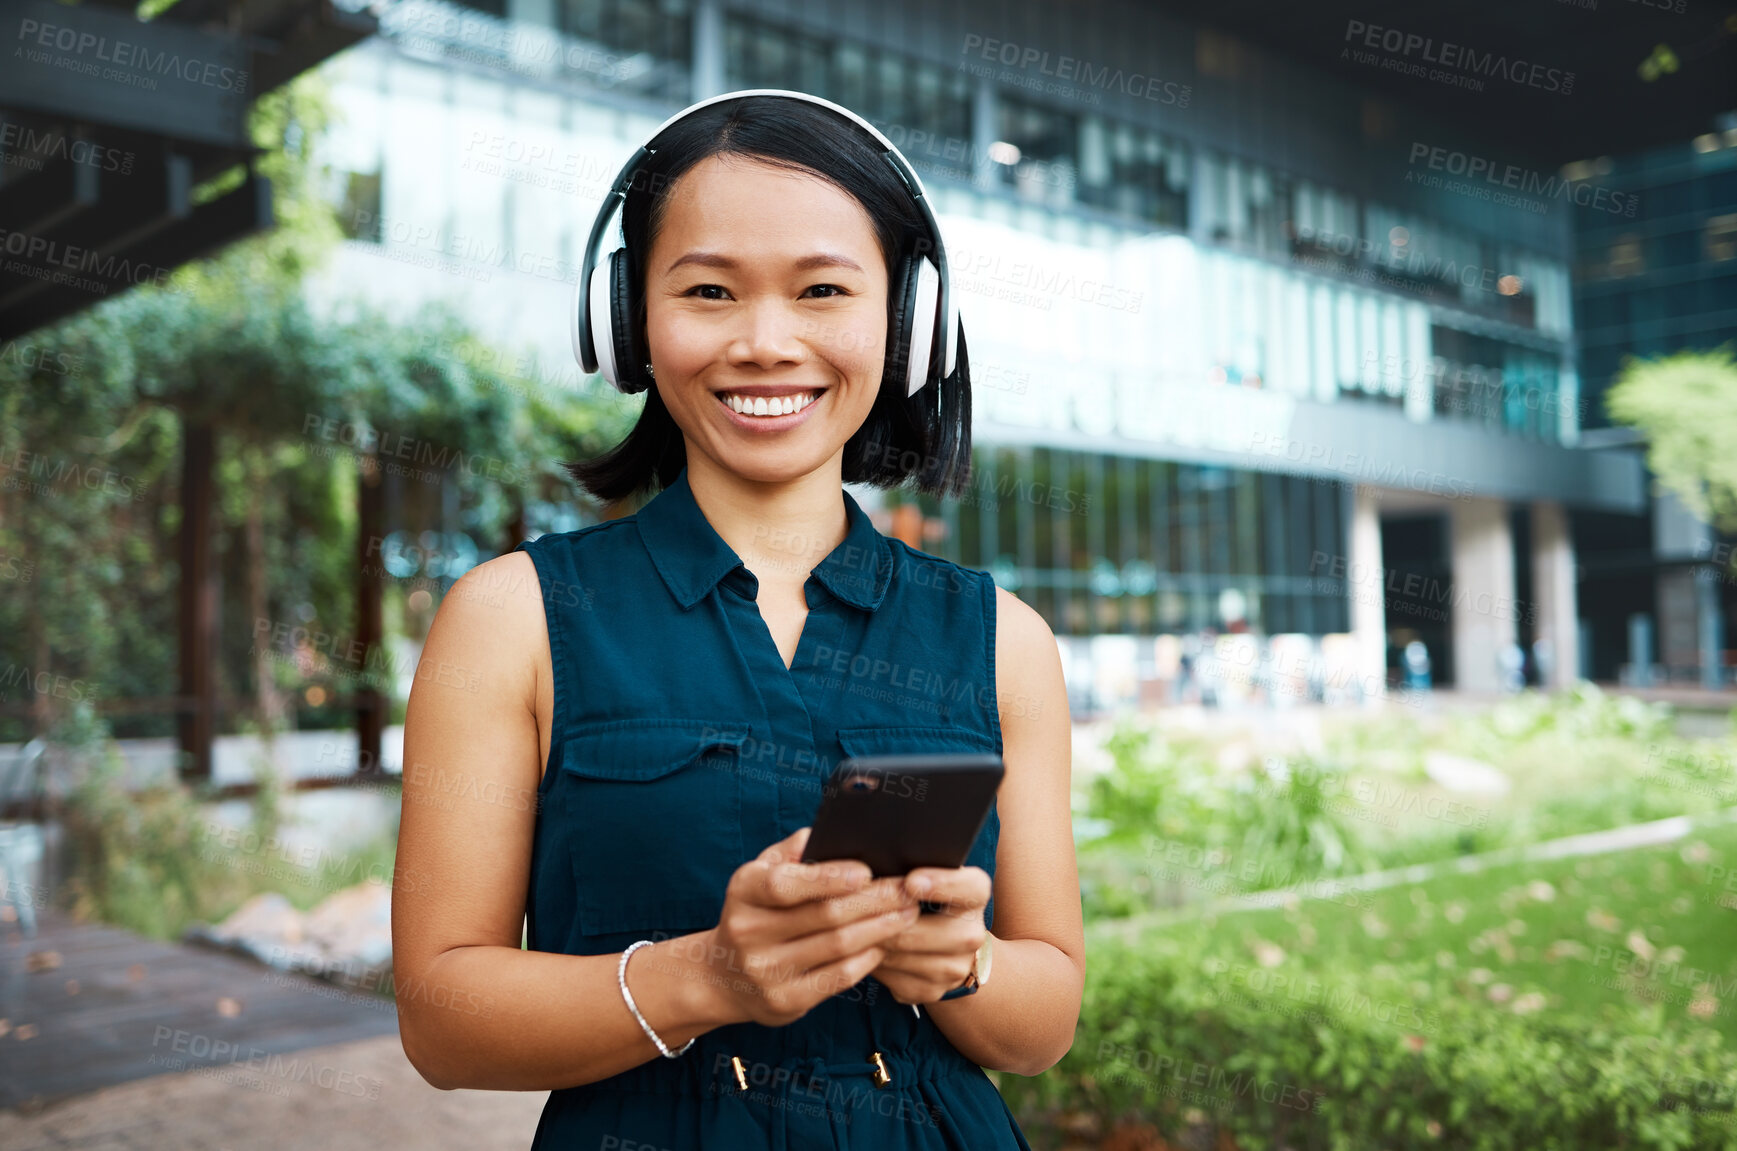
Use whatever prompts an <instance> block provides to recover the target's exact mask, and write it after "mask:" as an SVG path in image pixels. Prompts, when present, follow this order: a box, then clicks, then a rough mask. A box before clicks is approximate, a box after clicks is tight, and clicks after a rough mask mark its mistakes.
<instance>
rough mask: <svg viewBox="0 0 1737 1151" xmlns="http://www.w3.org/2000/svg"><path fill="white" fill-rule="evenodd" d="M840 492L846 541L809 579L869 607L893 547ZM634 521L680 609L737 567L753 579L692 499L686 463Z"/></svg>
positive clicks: (880, 590)
mask: <svg viewBox="0 0 1737 1151" xmlns="http://www.w3.org/2000/svg"><path fill="white" fill-rule="evenodd" d="M839 494H840V495H842V496H843V497H844V512H845V518H846V520H847V521H848V526H847V528H846V531H845V537H844V542H843V543H841V544H839V545H838V546H837V547H836V548H834V549H833V550H832V551H831V553H829V554H828V555H827V557H826V558H825V559H823V560H821V561H820V563H819V564H818V565H816V567H815V568H814V572H813V578H815V579H818V580H819V581H820V582H821V584H822V585H823V586H824V587H825V588H826V590H827V591H829V592H831V593H832V594H833V595H834V596H835V597H837V598H838V599H841V600H843V601H844V602H845V603H848V604H850V605H852V606H853V607H858V608H861V609H863V610H864V611H873V610H875V609H876V608H878V607H880V605H881V601H882V600H883V599H885V598H886V594H887V585H888V584H889V583H891V581H892V572H893V557H892V549H891V547H890V546H889V545H888V543H887V539H886V537H885V536H883V535H882V534H881V533H880V531H879V530H878V529H876V527H875V525H874V523H873V521H871V520H870V519H869V517H868V513H867V512H865V511H863V510H862V508H861V506H859V505H858V504H857V502H856V500H855V499H853V498H852V497H851V494H850V493H849V492H847V491H844V490H843V489H842V488H841V489H840V491H839ZM634 520H635V521H636V522H637V523H638V525H639V538H640V539H641V540H642V541H644V543H645V550H646V551H647V552H648V553H649V554H650V556H651V562H652V564H653V565H654V566H655V567H656V568H657V571H658V574H659V575H660V576H662V577H663V582H664V583H665V584H666V585H668V587H669V590H670V594H671V595H673V596H675V598H676V602H677V603H679V604H681V605H682V608H683V610H686V609H688V608H691V607H693V606H694V604H696V603H698V602H699V601H700V600H702V599H704V598H705V597H706V593H708V592H710V591H711V590H712V588H714V587H716V586H717V584H718V582H719V581H720V580H722V579H723V578H724V577H725V576H727V575H729V574H730V573H731V572H732V571H734V570H735V569H736V568H741V569H742V570H743V573H744V574H745V575H747V576H748V577H750V579H749V583H750V584H753V583H754V581H753V579H752V576H753V573H752V572H750V571H748V568H747V565H746V564H744V563H743V562H742V559H741V557H740V556H738V555H737V554H736V551H735V549H734V548H732V547H731V546H730V545H729V544H727V543H725V542H724V538H723V537H722V536H720V535H719V534H718V532H717V529H716V528H714V527H712V524H711V521H709V520H708V519H706V517H705V513H703V512H701V511H700V506H699V504H697V503H695V502H694V493H693V489H692V488H690V487H689V486H688V470H687V468H686V467H683V468H682V470H681V472H680V474H678V475H677V476H676V478H675V481H674V482H673V483H671V484H670V485H669V486H668V487H666V488H664V489H663V490H662V491H660V492H658V493H657V494H656V495H655V496H653V497H652V498H651V499H650V500H649V501H648V502H647V503H646V504H645V506H644V507H642V508H640V509H639V511H638V512H636V513H635V514H634Z"/></svg>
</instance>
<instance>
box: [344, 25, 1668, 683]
mask: <svg viewBox="0 0 1737 1151" xmlns="http://www.w3.org/2000/svg"><path fill="white" fill-rule="evenodd" d="M1015 7H1016V8H1018V9H1019V14H1021V19H1022V20H1025V22H1026V23H1027V24H1028V25H1033V26H1053V31H1051V32H1049V33H1046V34H1045V35H1044V36H1043V37H1042V39H1041V41H1039V40H1038V39H1037V38H1035V37H1032V38H1030V39H1031V41H1032V42H1030V43H1024V42H1019V43H1016V42H1013V41H1011V40H1009V39H1008V38H1007V36H1006V34H1004V32H1003V31H1001V30H1003V29H1005V28H1007V27H1010V26H1014V25H1010V24H1009V21H1010V20H1013V15H1010V10H1009V9H1008V8H1006V6H996V5H990V4H965V5H959V6H953V7H950V8H949V9H948V10H947V11H945V12H940V11H935V10H933V9H932V7H929V6H923V5H920V4H915V3H899V4H893V5H890V6H889V5H887V4H876V5H867V4H852V3H844V4H839V5H832V6H828V7H826V8H824V9H813V8H810V7H806V6H801V5H795V4H764V3H760V4H740V3H729V2H725V0H502V2H499V3H479V4H476V5H470V6H461V5H456V4H450V3H445V2H443V0H398V2H391V0H382V3H381V4H380V5H377V6H376V11H378V12H379V13H380V14H381V17H382V26H383V29H384V32H383V34H382V35H381V36H380V37H378V38H376V40H374V41H373V42H370V43H368V44H366V45H363V46H360V47H358V48H356V49H354V50H352V51H350V52H348V53H346V54H345V55H344V56H343V57H341V58H340V59H338V60H337V61H335V62H334V63H333V64H332V65H331V66H330V67H329V69H328V71H329V74H330V75H331V76H332V78H333V80H334V83H335V84H336V86H337V93H338V102H339V104H340V105H341V107H342V108H343V110H344V114H345V118H346V119H345V123H344V124H343V126H342V128H341V129H340V130H339V132H338V133H337V134H336V137H335V139H334V141H333V145H332V147H333V152H332V156H331V159H332V161H333V163H334V164H335V165H336V166H337V167H338V168H339V169H340V170H341V173H342V175H341V178H340V187H339V189H338V190H337V194H339V195H342V196H343V197H345V200H346V219H347V222H348V230H349V233H350V235H351V242H350V243H349V244H347V245H346V247H345V250H344V253H343V256H342V259H341V260H340V263H339V267H338V268H337V269H336V270H335V271H334V272H333V273H332V274H331V277H330V279H329V281H328V284H329V285H330V286H331V287H330V290H332V291H334V292H335V291H337V290H338V286H339V285H355V284H366V285H368V290H369V291H370V293H372V294H374V295H376V296H379V297H385V298H394V299H399V298H401V299H403V300H405V301H406V302H408V301H412V300H416V299H421V298H424V297H426V296H427V295H429V294H441V295H445V296H448V297H451V298H455V299H458V300H460V301H462V303H463V306H464V307H465V308H466V309H467V311H468V312H469V314H470V315H471V317H472V319H473V322H474V323H475V324H476V326H477V327H478V328H479V329H481V330H483V331H486V332H488V333H490V334H491V335H492V336H494V337H495V338H497V339H499V340H500V341H501V342H502V343H504V344H506V345H508V346H512V347H517V348H525V349H531V350H532V352H533V354H534V355H535V358H536V360H537V362H538V363H539V364H540V365H541V366H540V367H539V368H538V369H537V371H536V373H535V374H536V377H537V382H538V384H539V385H540V386H547V387H554V388H570V389H573V390H574V391H575V393H576V394H577V392H578V390H579V389H581V388H583V387H585V386H586V382H585V381H584V380H581V379H580V378H579V372H578V369H577V367H576V366H575V365H573V363H572V359H571V354H570V352H569V351H568V347H567V317H566V309H567V307H568V306H569V302H570V298H571V290H572V283H573V281H574V280H575V279H576V277H577V274H578V267H579V264H580V261H581V259H582V255H583V252H582V247H583V244H584V240H585V235H586V232H587V230H588V228H589V225H590V222H591V219H592V217H593V215H594V213H595V211H596V208H597V205H598V203H599V200H600V198H601V196H602V195H603V193H604V191H605V190H606V186H607V183H608V181H609V179H610V178H611V177H612V176H613V175H614V174H615V172H616V171H617V169H618V168H619V167H620V165H621V163H622V162H623V161H624V160H625V159H626V157H627V155H628V154H629V153H630V152H631V150H632V149H633V148H634V147H635V146H637V145H638V144H639V143H641V142H642V141H643V139H644V137H645V136H646V135H647V134H648V133H649V132H650V131H651V129H653V128H654V127H655V126H656V125H657V124H658V123H660V122H661V121H662V120H663V119H665V118H667V117H668V116H669V115H670V114H671V113H673V112H674V111H676V110H678V109H679V108H680V107H682V106H683V105H684V104H686V103H688V102H691V101H692V100H695V99H699V98H703V97H705V96H708V95H712V94H716V93H718V92H722V91H727V90H731V89H735V88H743V87H778V88H795V89H800V90H803V91H807V92H811V93H814V94H816V95H819V96H823V97H826V98H828V99H831V100H834V101H837V102H839V103H842V104H844V105H845V106H847V107H850V108H852V109H853V110H855V111H857V112H858V113H860V114H862V115H863V116H865V117H866V118H868V119H869V120H871V121H872V122H874V123H875V124H876V126H877V127H878V128H880V129H881V131H883V132H884V133H885V134H886V135H887V136H888V137H889V138H890V139H891V140H892V141H893V142H894V143H895V144H897V145H898V146H899V147H900V148H901V150H903V151H904V152H905V154H906V155H907V157H908V158H909V159H910V160H911V161H912V163H913V165H914V166H915V167H916V168H917V170H918V171H919V173H920V174H921V176H922V178H923V180H924V183H925V186H926V188H927V191H928V193H929V196H930V198H931V200H932V201H933V203H934V206H935V209H936V212H937V215H938V217H939V218H940V220H941V222H942V227H943V230H944V232H945V234H946V240H947V250H948V258H949V262H950V267H951V271H952V277H953V284H954V292H955V295H956V298H957V299H958V301H959V304H960V310H961V314H962V316H963V318H964V322H965V324H966V328H967V331H968V332H969V337H970V341H971V354H972V367H973V376H974V392H973V401H974V412H975V423H974V444H975V449H976V450H975V455H974V460H975V463H974V466H975V473H976V474H975V480H974V484H973V487H972V490H971V491H970V492H969V493H968V494H967V495H966V496H965V497H964V498H962V499H958V500H949V501H934V500H930V499H927V498H926V497H925V498H923V499H915V500H914V499H912V497H910V496H908V495H903V494H901V493H888V496H887V498H886V501H885V502H886V503H887V504H889V505H898V504H901V503H911V502H914V503H916V504H917V505H918V506H919V507H920V508H921V510H922V512H923V519H922V521H921V524H922V526H921V527H920V529H918V530H917V531H916V535H917V536H918V538H920V541H921V542H920V546H923V547H925V548H926V549H928V550H931V551H934V552H936V553H937V554H940V555H944V556H947V557H949V558H952V559H955V560H957V561H958V562H960V563H963V564H966V565H969V566H972V567H978V568H982V569H986V570H989V571H991V572H993V573H994V575H995V578H996V579H997V581H998V582H999V583H1000V584H1001V585H1002V586H1004V587H1006V588H1008V589H1010V590H1014V591H1016V592H1017V593H1018V594H1019V595H1020V596H1021V597H1022V598H1024V599H1025V600H1026V601H1027V602H1029V603H1031V604H1032V605H1033V606H1034V607H1036V608H1037V610H1039V611H1040V612H1041V613H1042V614H1043V615H1044V617H1045V618H1046V619H1047V620H1048V621H1049V623H1050V625H1051V626H1052V628H1053V629H1054V630H1055V632H1056V633H1057V635H1058V637H1060V638H1062V640H1063V642H1064V646H1067V645H1071V644H1076V643H1077V644H1084V643H1086V642H1087V641H1088V640H1089V639H1091V638H1092V637H1104V636H1111V637H1120V639H1122V640H1124V641H1127V644H1129V645H1131V647H1132V650H1134V651H1135V652H1136V653H1137V656H1136V657H1135V662H1136V664H1137V668H1136V675H1137V677H1138V678H1144V677H1146V676H1147V675H1149V673H1150V671H1151V667H1152V663H1153V659H1154V658H1157V657H1155V656H1154V655H1153V652H1154V651H1158V652H1160V653H1161V652H1162V650H1163V648H1162V645H1155V643H1154V642H1153V641H1155V640H1156V639H1157V637H1159V636H1164V635H1178V634H1184V633H1199V632H1204V631H1208V630H1212V631H1218V632H1231V633H1235V634H1238V635H1246V636H1249V637H1252V642H1255V643H1257V644H1258V645H1262V647H1261V650H1262V655H1261V658H1262V659H1266V658H1268V656H1269V655H1270V651H1269V650H1268V648H1269V645H1271V643H1272V642H1273V639H1274V637H1279V636H1285V637H1291V640H1292V641H1295V642H1298V643H1302V644H1304V645H1305V646H1307V645H1314V650H1316V651H1317V652H1318V651H1320V650H1322V647H1323V645H1329V641H1330V640H1336V641H1337V642H1338V646H1339V649H1341V650H1345V651H1350V652H1352V653H1353V656H1352V657H1351V662H1352V664H1353V665H1354V667H1355V670H1356V677H1357V679H1358V682H1359V684H1360V685H1362V686H1361V687H1360V689H1359V690H1362V691H1368V690H1376V691H1379V690H1380V688H1381V685H1382V683H1383V681H1384V679H1385V675H1386V672H1387V671H1388V670H1389V669H1391V668H1392V666H1393V665H1394V663H1395V657H1394V652H1395V651H1396V650H1397V648H1398V647H1399V646H1401V645H1402V644H1403V643H1404V642H1406V641H1408V640H1410V639H1421V640H1423V641H1424V642H1425V643H1427V644H1428V645H1429V647H1430V649H1431V651H1432V654H1433V655H1434V658H1435V669H1436V678H1437V682H1438V683H1440V682H1458V683H1460V684H1462V685H1463V686H1467V687H1472V688H1483V687H1494V686H1496V685H1497V683H1498V682H1499V676H1500V675H1501V660H1502V659H1503V658H1504V656H1505V655H1506V653H1507V652H1508V650H1509V649H1511V648H1513V647H1515V646H1516V645H1518V646H1519V647H1520V648H1522V649H1530V648H1532V646H1533V645H1534V644H1535V643H1536V642H1537V641H1540V640H1542V641H1544V643H1543V645H1542V648H1540V649H1539V650H1544V651H1548V652H1550V653H1552V659H1551V660H1550V661H1549V662H1548V666H1545V667H1544V668H1543V669H1542V670H1543V672H1544V673H1545V675H1546V677H1547V678H1555V679H1560V678H1561V677H1562V676H1564V675H1569V674H1573V672H1574V671H1576V670H1577V669H1578V668H1579V660H1578V657H1577V656H1576V654H1575V650H1576V644H1577V641H1578V638H1579V635H1580V629H1579V627H1578V626H1577V609H1576V606H1575V587H1574V577H1573V554H1572V548H1571V545H1570V543H1569V540H1568V535H1567V532H1566V529H1565V527H1564V524H1565V522H1566V519H1565V517H1566V515H1567V514H1568V512H1569V511H1571V510H1574V509H1576V508H1591V509H1596V510H1605V511H1625V510H1633V509H1635V508H1637V507H1638V506H1639V504H1640V502H1641V498H1642V497H1641V495H1640V492H1641V486H1640V476H1639V471H1638V465H1637V464H1636V462H1635V459H1634V458H1633V453H1621V452H1618V453H1612V452H1588V451H1584V450H1581V449H1580V448H1579V446H1578V439H1579V434H1580V431H1581V426H1582V411H1581V409H1582V403H1581V399H1580V396H1581V392H1580V382H1579V381H1580V372H1579V370H1578V367H1577V362H1576V358H1577V351H1576V344H1575V333H1574V329H1573V320H1572V309H1571V292H1570V279H1569V260H1570V254H1571V251H1572V231H1571V227H1570V223H1569V219H1568V210H1567V208H1566V207H1565V205H1566V204H1567V203H1568V199H1567V198H1566V197H1562V196H1560V195H1558V194H1557V193H1556V192H1554V191H1550V190H1548V189H1550V188H1554V187H1555V186H1556V182H1557V181H1559V180H1560V177H1559V175H1558V174H1557V173H1534V175H1536V176H1537V177H1538V179H1537V180H1534V181H1532V185H1533V186H1532V190H1531V193H1530V194H1531V197H1532V199H1531V200H1529V201H1528V202H1525V203H1521V202H1518V201H1517V199H1516V197H1515V196H1513V195H1507V194H1506V193H1501V192H1498V193H1496V194H1492V193H1491V192H1490V190H1489V189H1488V188H1486V187H1481V186H1479V185H1478V184H1477V183H1476V182H1475V181H1469V180H1467V179H1466V178H1464V173H1465V172H1466V170H1467V168H1468V166H1469V161H1470V160H1471V159H1476V158H1482V157H1484V154H1485V153H1484V150H1483V149H1482V147H1481V145H1480V143H1479V141H1477V140H1476V139H1475V138H1470V139H1468V138H1465V137H1464V136H1463V135H1460V134H1456V130H1455V129H1454V128H1453V127H1452V126H1443V125H1440V124H1433V123H1425V122H1421V121H1417V120H1414V119H1413V118H1412V117H1411V116H1410V115H1409V113H1407V111H1406V110H1405V109H1403V108H1398V107H1394V106H1392V105H1389V104H1385V103H1382V102H1380V101H1377V100H1375V99H1373V98H1371V97H1369V96H1368V95H1366V94H1364V93H1362V92H1359V91H1358V90H1357V89H1356V88H1355V87H1353V86H1351V85H1348V84H1347V83H1345V82H1344V81H1342V80H1338V79H1333V78H1330V77H1327V76H1325V75H1322V74H1315V73H1309V72H1307V71H1304V70H1302V69H1300V68H1298V67H1296V66H1294V65H1292V64H1289V63H1287V62H1285V61H1283V60H1279V59H1274V58H1270V57H1268V56H1266V55H1263V54H1261V53H1259V52H1257V51H1256V50H1254V49H1252V48H1250V47H1249V46H1247V45H1244V44H1241V43H1239V42H1237V41H1234V40H1232V39H1229V38H1227V37H1225V36H1223V35H1222V34H1218V33H1215V32H1212V31H1210V30H1208V29H1204V28H1196V27H1192V26H1188V25H1185V24H1182V23H1179V22H1176V21H1174V20H1171V19H1168V18H1166V17H1163V16H1161V15H1157V14H1141V15H1139V16H1138V17H1137V18H1136V19H1134V20H1133V23H1134V24H1137V25H1138V26H1130V25H1129V22H1128V21H1118V23H1117V25H1116V26H1115V27H1113V28H1112V27H1104V26H1096V25H1089V26H1088V25H1084V24H1082V26H1080V27H1078V28H1071V29H1070V28H1068V27H1065V26H1062V25H1061V24H1060V22H1058V21H1057V20H1055V19H1054V18H1053V14H1052V13H1050V11H1049V7H1048V6H1045V5H1042V4H1038V3H1035V2H1031V3H1025V4H1020V5H1016V6H1015ZM1026 18H1029V19H1026ZM1018 23H1019V21H1015V22H1014V24H1015V25H1017V24H1018ZM1546 181H1548V182H1549V183H1548V184H1547V183H1546ZM431 272H438V273H442V274H431ZM620 400H621V402H622V403H624V404H627V405H632V406H637V404H638V403H640V402H641V401H639V400H637V399H632V398H626V397H622V398H620ZM888 510H890V509H888ZM889 522H890V521H889ZM900 522H905V521H900ZM544 526H545V528H552V527H556V526H562V525H557V524H548V525H544ZM565 526H571V525H570V524H567V525H565ZM1384 541H1387V542H1388V545H1389V546H1388V548H1387V550H1386V552H1385V553H1384V550H1383V544H1384ZM1384 555H1385V559H1384ZM1521 592H1525V593H1526V595H1527V600H1526V602H1525V603H1524V604H1520V602H1519V600H1520V594H1521ZM1329 646H1330V645H1329Z"/></svg>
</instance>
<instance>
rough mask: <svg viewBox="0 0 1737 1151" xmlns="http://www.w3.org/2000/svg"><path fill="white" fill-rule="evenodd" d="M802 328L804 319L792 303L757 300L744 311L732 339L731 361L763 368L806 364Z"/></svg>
mask: <svg viewBox="0 0 1737 1151" xmlns="http://www.w3.org/2000/svg"><path fill="white" fill-rule="evenodd" d="M802 331H803V320H802V318H801V317H800V316H798V315H796V313H795V309H793V308H792V307H790V305H789V304H788V303H786V302H785V301H783V300H778V299H760V300H757V301H755V302H754V303H753V304H751V305H750V306H749V307H747V308H746V309H744V311H743V317H742V327H741V328H740V330H739V331H738V332H737V333H736V336H735V338H734V339H733V340H731V342H730V348H729V360H730V362H731V363H732V364H753V365H757V366H759V367H762V368H775V367H779V366H782V365H786V364H799V363H802V362H803V361H804V360H806V359H807V358H808V349H807V346H806V345H805V344H804V343H803V342H802V340H801V338H800V335H801V333H802Z"/></svg>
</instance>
